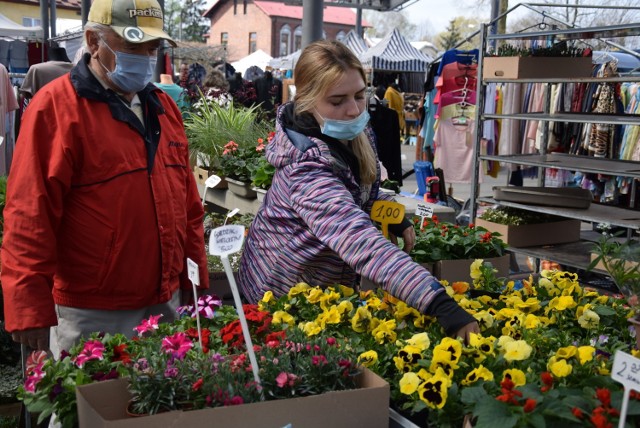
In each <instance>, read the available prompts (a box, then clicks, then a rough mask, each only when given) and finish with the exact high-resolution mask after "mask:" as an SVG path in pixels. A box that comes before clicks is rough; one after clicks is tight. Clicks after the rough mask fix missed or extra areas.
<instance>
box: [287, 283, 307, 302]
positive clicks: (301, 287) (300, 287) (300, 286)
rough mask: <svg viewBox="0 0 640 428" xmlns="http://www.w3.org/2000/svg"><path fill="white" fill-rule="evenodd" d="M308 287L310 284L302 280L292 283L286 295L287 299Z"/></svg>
mask: <svg viewBox="0 0 640 428" xmlns="http://www.w3.org/2000/svg"><path fill="white" fill-rule="evenodd" d="M310 288H311V286H310V285H309V284H307V283H304V282H299V283H298V284H296V285H294V286H293V287H291V288H290V289H289V293H287V296H288V297H289V299H291V298H293V297H294V296H297V295H298V294H304V293H305V292H306V291H307V290H309V289H310Z"/></svg>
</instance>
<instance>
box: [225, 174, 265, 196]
mask: <svg viewBox="0 0 640 428" xmlns="http://www.w3.org/2000/svg"><path fill="white" fill-rule="evenodd" d="M227 183H229V190H230V191H231V193H233V194H234V195H237V196H240V197H241V198H246V199H255V198H256V197H257V196H258V194H257V193H256V191H255V190H253V189H252V188H251V184H250V183H244V182H242V181H237V180H234V179H231V178H227Z"/></svg>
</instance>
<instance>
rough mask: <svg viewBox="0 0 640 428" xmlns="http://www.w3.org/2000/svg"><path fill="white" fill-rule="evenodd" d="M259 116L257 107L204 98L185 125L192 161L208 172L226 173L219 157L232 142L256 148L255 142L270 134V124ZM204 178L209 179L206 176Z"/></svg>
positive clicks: (239, 145)
mask: <svg viewBox="0 0 640 428" xmlns="http://www.w3.org/2000/svg"><path fill="white" fill-rule="evenodd" d="M259 118H260V112H259V107H257V106H256V107H243V106H237V105H235V104H234V103H229V104H227V105H226V106H221V105H220V104H219V103H217V102H215V100H214V101H212V100H206V99H205V98H204V97H203V98H202V99H201V102H199V103H197V104H196V105H195V106H194V110H193V113H192V114H190V115H189V117H188V118H187V119H186V120H185V124H184V125H185V130H186V133H187V138H188V139H189V150H190V155H191V162H192V164H194V165H195V166H196V167H200V166H201V167H202V168H204V169H206V170H208V171H209V174H210V173H217V174H218V175H224V174H222V172H221V165H220V158H221V157H222V156H223V153H224V152H225V146H227V145H228V144H229V142H230V141H233V142H234V143H235V144H237V146H238V149H240V150H244V149H248V148H253V149H255V147H256V141H258V139H260V138H264V136H265V135H267V134H268V133H269V130H270V129H271V128H272V126H271V124H269V123H267V122H264V121H262V120H260V119H259ZM207 176H208V175H207ZM203 178H204V179H205V180H206V178H207V177H206V176H205V177H203ZM247 179H248V175H247Z"/></svg>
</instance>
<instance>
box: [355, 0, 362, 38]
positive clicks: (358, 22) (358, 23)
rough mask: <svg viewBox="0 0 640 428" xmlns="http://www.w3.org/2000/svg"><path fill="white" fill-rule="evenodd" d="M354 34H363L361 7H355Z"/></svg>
mask: <svg viewBox="0 0 640 428" xmlns="http://www.w3.org/2000/svg"><path fill="white" fill-rule="evenodd" d="M356 34H358V36H360V37H362V35H363V31H362V8H361V7H359V8H357V9H356Z"/></svg>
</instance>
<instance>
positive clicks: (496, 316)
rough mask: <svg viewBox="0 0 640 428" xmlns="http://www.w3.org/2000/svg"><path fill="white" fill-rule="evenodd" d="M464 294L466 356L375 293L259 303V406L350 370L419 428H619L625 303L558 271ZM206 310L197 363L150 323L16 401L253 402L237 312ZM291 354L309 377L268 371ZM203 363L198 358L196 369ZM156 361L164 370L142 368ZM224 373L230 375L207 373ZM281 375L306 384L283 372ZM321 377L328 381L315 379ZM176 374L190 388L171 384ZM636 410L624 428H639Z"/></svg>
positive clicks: (180, 338) (298, 291)
mask: <svg viewBox="0 0 640 428" xmlns="http://www.w3.org/2000/svg"><path fill="white" fill-rule="evenodd" d="M480 280H481V279H480ZM468 288H469V284H468V283H463V282H461V283H453V284H450V285H449V284H447V285H446V289H447V292H448V293H449V294H450V295H451V296H453V298H455V299H456V300H457V301H458V302H459V303H460V305H462V306H463V307H464V308H465V309H467V310H468V311H469V312H470V313H472V314H473V315H474V316H475V317H476V319H477V320H478V321H479V323H480V326H481V334H479V335H473V336H472V337H471V340H470V341H469V343H468V344H465V343H463V342H462V341H460V340H457V339H453V338H450V337H446V336H445V335H444V333H443V331H442V329H441V327H440V326H439V324H438V323H437V322H436V321H435V319H432V318H430V317H427V316H424V315H422V314H420V313H418V312H417V311H416V310H415V309H413V308H411V307H409V306H407V305H406V304H405V303H404V302H402V301H399V300H397V299H395V298H393V297H391V296H389V295H387V294H384V293H383V292H366V293H358V292H355V291H354V290H353V289H351V288H348V287H343V286H335V287H329V288H326V289H324V290H323V289H320V288H317V287H311V286H309V285H307V284H298V285H296V286H294V287H292V288H291V290H290V292H289V293H288V294H287V295H286V296H281V297H279V298H278V297H276V296H274V295H273V294H272V293H266V294H265V295H264V297H263V299H262V301H261V302H260V303H259V305H257V306H253V307H246V308H245V313H246V314H247V317H248V319H249V321H250V323H251V330H252V338H253V340H254V344H257V345H258V351H257V353H258V358H259V361H260V362H261V364H259V365H260V366H261V372H262V373H263V375H262V376H261V377H262V379H263V382H264V385H263V387H264V390H263V391H262V393H263V394H265V395H267V396H269V397H271V398H274V399H275V398H284V397H290V396H292V395H297V394H301V393H302V391H306V392H310V393H317V392H318V391H319V390H320V387H321V386H322V387H327V388H333V384H332V383H331V382H333V381H334V380H335V379H336V378H337V379H343V378H344V379H348V378H349V376H346V377H345V376H344V375H345V374H347V373H351V371H352V370H354V367H355V363H356V362H357V363H359V364H361V365H363V366H366V367H368V368H369V369H371V370H372V371H374V372H376V373H377V374H379V375H380V376H382V377H383V378H385V379H386V380H387V381H388V382H389V383H390V385H391V403H390V405H391V406H392V407H394V408H395V409H397V410H398V411H400V412H402V413H403V414H404V415H406V416H407V417H408V418H410V419H411V420H412V421H414V423H416V424H417V425H419V426H424V427H426V426H437V427H449V426H450V427H460V426H462V424H463V420H464V418H465V416H466V417H468V419H469V420H471V421H472V422H473V424H474V426H476V427H486V426H489V425H490V426H491V427H492V428H493V427H496V426H500V427H524V426H532V427H545V426H546V427H554V426H562V427H584V426H593V427H608V426H616V425H617V424H618V419H619V412H620V408H621V400H622V387H621V385H620V384H617V383H615V382H614V381H613V380H612V379H611V373H610V372H611V368H612V358H613V357H612V356H613V355H614V353H615V351H617V350H623V351H625V352H629V353H632V354H634V355H636V354H637V351H636V350H635V349H634V346H635V345H634V344H635V340H634V338H633V337H632V335H631V332H630V330H629V329H628V324H627V320H626V318H627V316H628V315H629V308H628V307H627V306H626V305H625V304H624V302H623V301H622V300H619V299H616V298H614V297H609V296H604V295H600V294H598V293H596V292H591V291H587V290H585V289H583V288H582V287H581V286H580V285H579V283H578V281H577V277H576V276H575V275H574V274H571V273H566V272H559V271H543V272H542V275H541V278H540V279H539V280H538V281H537V282H534V281H533V280H532V279H529V280H526V281H522V283H514V282H508V283H507V284H505V287H504V288H503V290H502V294H501V295H500V297H499V298H492V297H489V296H482V297H478V298H475V299H471V298H470V297H469V296H468V294H467V291H468ZM205 306H206V307H207V308H208V310H209V315H210V316H211V318H207V321H206V322H205V323H204V329H205V330H204V331H207V332H206V333H203V348H205V349H206V352H204V351H205V349H203V350H202V351H200V350H199V349H198V346H199V345H198V339H197V331H194V327H195V325H194V321H193V318H192V317H191V316H189V315H186V316H184V317H183V318H181V320H180V321H179V322H177V323H173V324H162V323H159V322H157V321H159V320H156V319H151V320H146V321H145V323H146V324H145V323H143V324H141V327H140V328H141V329H142V330H143V331H142V332H140V331H138V338H137V339H135V340H128V339H126V338H124V337H123V336H120V335H116V336H108V335H99V334H96V335H94V336H93V337H92V338H90V339H88V340H87V341H85V342H83V343H82V344H81V345H79V346H78V347H76V348H74V349H73V350H72V351H71V354H70V355H65V356H63V358H62V359H61V360H60V361H59V362H56V363H54V362H52V361H51V360H42V361H39V362H37V363H35V365H34V366H32V368H31V375H30V377H29V378H28V380H27V384H26V385H25V387H24V388H23V390H22V392H21V397H22V399H23V400H24V402H25V403H26V404H27V406H28V407H29V408H30V409H31V410H34V411H36V410H40V411H45V412H47V411H50V410H55V411H56V413H58V414H59V415H60V416H62V415H65V416H66V417H68V418H69V420H70V421H73V417H74V415H73V412H74V407H73V406H74V403H73V399H74V398H73V397H74V396H73V389H74V387H75V385H81V384H86V383H89V382H94V381H97V380H102V379H105V378H110V377H117V376H125V375H126V376H133V381H132V385H133V386H132V389H133V391H134V396H135V391H136V390H140V391H141V394H142V395H141V396H142V397H146V396H147V394H152V392H153V393H154V394H155V395H149V397H151V398H149V400H150V401H152V403H160V404H161V405H162V406H166V405H169V404H171V403H172V404H174V405H176V406H178V405H180V406H187V407H189V406H191V408H200V407H201V406H208V405H211V404H212V403H216V404H215V405H230V404H234V403H237V402H240V401H241V402H248V401H251V400H255V399H256V397H257V395H258V392H259V391H258V390H257V389H255V388H252V387H251V385H252V377H251V373H250V370H247V367H248V365H247V361H246V357H242V355H245V354H244V353H243V352H242V345H241V331H240V329H239V327H238V322H237V317H236V315H235V310H234V309H233V308H230V307H228V306H222V307H219V306H218V304H217V303H214V302H213V301H211V300H209V303H208V304H206V305H205ZM206 310H207V309H203V311H206ZM204 313H205V312H203V314H204ZM284 335H286V337H287V338H286V339H285V338H283V337H282V336H284ZM147 343H154V347H147V345H146V344H147ZM270 343H271V344H272V345H274V346H270V345H269V344H270ZM286 343H298V344H302V343H305V345H304V346H303V347H304V348H305V349H308V350H309V351H310V352H309V353H308V354H306V355H301V358H304V361H305V363H304V364H301V363H300V362H299V360H297V359H296V358H298V356H295V355H291V356H289V357H287V358H282V361H281V360H280V359H278V363H273V361H274V359H273V358H274V354H273V353H274V352H276V351H278V352H280V349H288V348H287V346H286V345H285V344H286ZM236 345H239V346H240V348H237V347H236ZM294 348H295V349H298V348H297V347H294ZM145 349H146V351H144V350H145ZM316 350H317V352H315V351H316ZM145 352H147V353H145ZM202 355H206V356H207V358H196V356H202ZM154 358H156V359H158V360H159V361H157V362H155V363H154V364H151V362H152V360H153V359H154ZM284 360H286V361H284ZM223 361H224V362H225V365H226V366H228V367H229V370H228V371H223V372H213V371H212V370H213V368H212V367H214V366H215V365H216V364H220V363H221V362H223ZM269 361H270V362H269ZM267 362H268V363H267ZM285 362H286V363H287V364H289V363H291V364H292V365H293V366H298V367H300V368H301V371H298V372H294V371H292V370H289V369H286V368H285V367H288V366H286V364H285ZM329 362H330V363H331V364H328V363H329ZM325 365H328V366H329V367H330V369H329V372H330V377H326V378H325V377H323V373H325V372H324V371H322V372H318V371H317V370H319V369H321V368H323V367H325ZM233 367H237V368H240V369H241V370H239V372H240V373H242V376H244V377H241V378H240V381H239V382H240V383H239V384H241V385H243V388H238V387H237V385H238V383H236V382H235V381H233V380H232V379H235V378H233V375H234V372H233V370H232V368H233ZM329 367H327V368H329ZM176 373H180V374H182V375H184V376H186V377H182V378H180V379H181V381H180V382H177V383H175V384H174V383H172V382H173V381H172V379H174V375H176V376H177V374H176ZM203 373H210V374H211V375H210V376H207V375H203ZM136 376H137V380H136ZM328 376H329V375H328ZM185 379H186V380H185ZM220 379H222V381H221V380H220ZM330 379H331V380H330ZM315 380H317V383H314V382H315ZM138 381H139V382H142V381H145V382H147V381H149V382H152V383H140V384H136V382H138ZM233 385H236V387H233ZM345 387H348V385H345ZM297 388H300V389H297ZM142 391H146V392H144V393H143V392H142ZM172 394H173V395H172ZM636 398H637V397H636V395H635V394H634V395H632V399H631V401H630V404H629V408H628V418H627V425H628V426H636V424H637V423H638V422H639V421H640V403H639V402H638V401H637V400H636ZM219 399H220V400H219ZM67 426H71V425H67Z"/></svg>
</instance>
